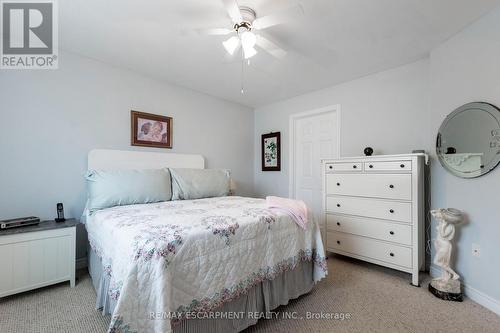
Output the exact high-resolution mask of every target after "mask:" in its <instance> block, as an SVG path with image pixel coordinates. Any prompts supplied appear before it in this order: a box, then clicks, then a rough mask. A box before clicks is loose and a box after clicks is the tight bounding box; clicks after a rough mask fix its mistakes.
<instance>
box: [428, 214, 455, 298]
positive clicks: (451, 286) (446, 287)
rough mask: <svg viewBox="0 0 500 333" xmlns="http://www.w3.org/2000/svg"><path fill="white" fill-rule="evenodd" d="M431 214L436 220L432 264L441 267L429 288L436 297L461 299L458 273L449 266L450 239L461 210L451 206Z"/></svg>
mask: <svg viewBox="0 0 500 333" xmlns="http://www.w3.org/2000/svg"><path fill="white" fill-rule="evenodd" d="M431 214H432V216H434V218H435V219H436V220H437V221H438V225H437V227H436V230H437V238H436V240H435V241H434V246H435V254H434V264H436V265H438V266H439V267H440V268H441V272H442V273H441V277H439V278H435V279H433V280H432V281H431V283H430V284H429V290H430V291H431V292H432V293H433V294H434V295H436V296H437V297H440V298H443V299H447V300H455V301H462V299H463V295H462V293H461V286H460V281H459V279H460V275H458V274H457V272H455V271H454V270H453V269H452V268H451V267H450V261H451V252H452V249H453V246H452V244H451V241H452V240H453V237H454V236H455V225H456V224H458V223H460V222H461V221H462V219H463V214H462V212H461V211H459V210H457V209H453V208H447V209H444V208H440V209H435V210H431Z"/></svg>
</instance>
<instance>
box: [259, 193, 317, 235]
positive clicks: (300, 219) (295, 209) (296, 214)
mask: <svg viewBox="0 0 500 333" xmlns="http://www.w3.org/2000/svg"><path fill="white" fill-rule="evenodd" d="M266 204H267V208H269V209H271V210H274V211H278V212H283V213H285V214H287V215H289V216H290V217H291V218H292V220H294V221H295V223H297V224H298V225H299V226H300V227H301V228H303V229H306V228H307V205H306V204H305V203H304V201H302V200H294V199H287V198H280V197H271V196H269V197H266Z"/></svg>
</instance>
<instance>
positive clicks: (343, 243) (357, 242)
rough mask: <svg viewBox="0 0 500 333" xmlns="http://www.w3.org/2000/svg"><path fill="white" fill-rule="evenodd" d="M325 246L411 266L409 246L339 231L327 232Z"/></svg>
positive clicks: (407, 266)
mask: <svg viewBox="0 0 500 333" xmlns="http://www.w3.org/2000/svg"><path fill="white" fill-rule="evenodd" d="M327 248H329V249H334V250H339V251H342V252H347V253H350V254H354V255H358V256H363V257H368V258H372V259H376V260H380V261H384V262H388V263H391V264H394V265H398V266H403V267H406V268H411V267H412V258H411V254H412V251H411V249H410V248H407V247H404V246H401V245H396V244H390V243H385V242H382V241H378V240H375V239H371V238H366V237H360V236H354V235H349V234H344V233H340V232H328V233H327Z"/></svg>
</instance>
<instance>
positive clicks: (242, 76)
mask: <svg viewBox="0 0 500 333" xmlns="http://www.w3.org/2000/svg"><path fill="white" fill-rule="evenodd" d="M244 67H245V55H244V53H243V48H241V94H242V95H244V94H245V88H244V87H243V82H244V79H245V76H244Z"/></svg>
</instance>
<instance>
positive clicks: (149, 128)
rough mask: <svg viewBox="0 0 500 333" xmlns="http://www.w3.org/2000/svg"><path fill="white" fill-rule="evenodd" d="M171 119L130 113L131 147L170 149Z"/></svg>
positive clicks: (148, 114) (135, 112) (155, 115)
mask: <svg viewBox="0 0 500 333" xmlns="http://www.w3.org/2000/svg"><path fill="white" fill-rule="evenodd" d="M172 121H173V120H172V118H171V117H166V116H160V115H157V114H151V113H145V112H138V111H131V123H132V128H131V136H132V138H131V141H132V142H131V145H132V146H142V147H156V148H172Z"/></svg>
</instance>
